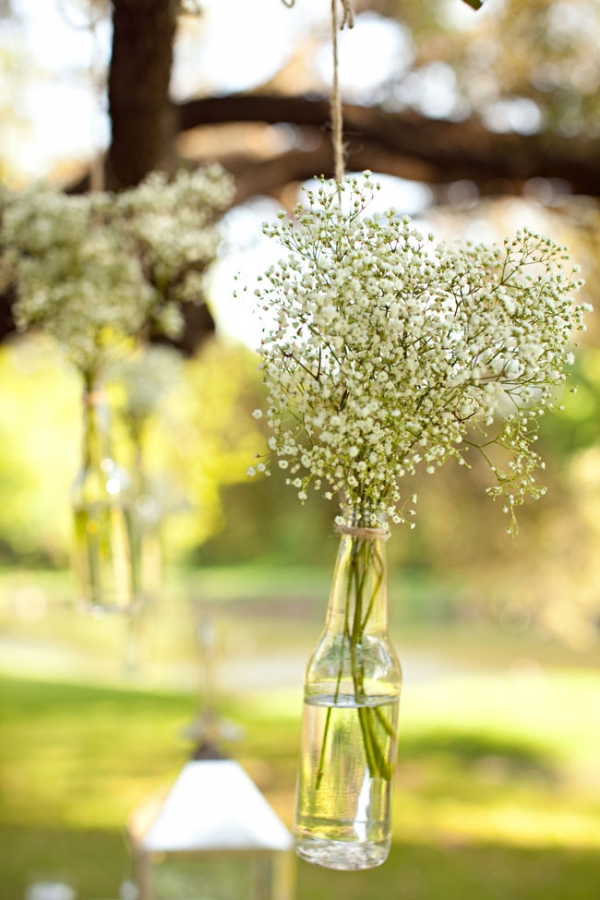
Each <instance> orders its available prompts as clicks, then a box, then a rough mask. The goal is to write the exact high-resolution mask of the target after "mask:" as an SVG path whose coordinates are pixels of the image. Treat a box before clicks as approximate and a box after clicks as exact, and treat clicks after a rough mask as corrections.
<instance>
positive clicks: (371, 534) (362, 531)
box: [335, 524, 391, 541]
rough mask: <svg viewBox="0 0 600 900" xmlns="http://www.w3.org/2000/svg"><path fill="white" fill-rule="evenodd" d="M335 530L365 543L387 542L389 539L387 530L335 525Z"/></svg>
mask: <svg viewBox="0 0 600 900" xmlns="http://www.w3.org/2000/svg"><path fill="white" fill-rule="evenodd" d="M335 530H336V531H338V532H339V533H340V534H348V535H350V537H357V538H362V539H363V540H367V541H388V540H389V539H390V537H391V534H390V532H389V531H388V530H387V528H363V527H361V526H359V525H337V524H336V526H335Z"/></svg>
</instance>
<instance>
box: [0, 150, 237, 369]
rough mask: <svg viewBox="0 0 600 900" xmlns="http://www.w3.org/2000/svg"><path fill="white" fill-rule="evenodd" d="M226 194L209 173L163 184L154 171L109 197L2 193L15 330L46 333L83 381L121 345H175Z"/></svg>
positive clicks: (0, 238)
mask: <svg viewBox="0 0 600 900" xmlns="http://www.w3.org/2000/svg"><path fill="white" fill-rule="evenodd" d="M232 194H233V185H232V181H231V179H230V178H229V176H227V175H226V173H225V172H224V171H223V170H222V169H221V168H220V167H218V166H211V167H209V168H206V169H204V170H200V171H198V172H194V173H188V172H180V173H179V174H178V175H177V176H176V178H175V179H174V180H173V181H172V182H168V181H167V179H166V177H165V176H163V175H161V174H156V173H154V174H152V175H150V176H149V177H148V178H147V179H146V180H145V181H144V182H142V184H140V185H139V186H138V187H137V188H133V189H131V190H128V191H126V192H124V193H122V194H118V195H113V194H109V193H105V192H98V193H91V194H87V195H83V196H68V195H66V194H64V193H62V192H60V191H59V190H57V189H55V188H50V187H44V186H41V187H40V186H38V187H34V188H32V189H30V190H27V191H25V192H23V193H18V194H9V193H3V194H1V195H0V216H1V226H2V227H1V231H0V290H6V289H8V288H10V287H13V288H14V289H15V291H16V297H17V300H16V304H15V307H14V312H15V318H16V321H17V325H18V327H19V328H21V329H27V328H32V327H38V328H40V329H42V330H43V331H45V332H47V333H48V334H50V335H52V336H53V337H54V338H56V339H57V340H58V341H59V343H60V344H61V345H62V346H63V348H64V349H65V351H66V353H67V355H68V356H69V358H70V359H71V360H72V362H73V363H74V364H75V365H76V366H77V367H78V368H79V369H80V370H81V371H82V372H83V373H84V375H86V376H87V377H89V376H91V374H92V373H94V372H96V371H97V370H98V369H99V368H100V367H102V366H103V365H104V364H105V363H106V361H107V359H109V358H110V357H111V355H112V353H113V351H114V348H115V346H118V344H119V342H121V341H123V339H128V338H133V337H139V336H141V335H142V334H144V333H148V332H151V331H153V330H158V331H161V332H162V333H166V334H168V335H169V336H171V337H176V336H177V334H178V333H179V332H180V329H181V327H182V324H183V323H182V317H181V312H180V306H179V305H180V303H181V302H183V301H195V302H198V301H200V300H202V299H203V293H202V289H203V279H202V276H203V273H204V270H205V269H206V267H207V265H208V264H209V263H210V262H211V261H212V260H213V259H214V257H215V253H216V248H217V232H216V229H215V222H216V220H217V219H218V217H219V216H220V214H221V213H222V212H223V210H224V209H226V208H227V206H228V205H229V204H230V202H231V199H232Z"/></svg>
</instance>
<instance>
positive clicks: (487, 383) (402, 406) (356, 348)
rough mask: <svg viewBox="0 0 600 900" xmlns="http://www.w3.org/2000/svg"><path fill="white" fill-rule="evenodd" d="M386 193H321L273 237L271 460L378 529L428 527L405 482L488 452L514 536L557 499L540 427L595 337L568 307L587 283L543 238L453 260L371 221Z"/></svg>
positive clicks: (389, 217) (265, 346) (394, 227)
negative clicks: (411, 518)
mask: <svg viewBox="0 0 600 900" xmlns="http://www.w3.org/2000/svg"><path fill="white" fill-rule="evenodd" d="M367 175H368V173H367ZM375 188H376V186H375V185H373V184H372V183H371V182H370V181H369V180H367V181H366V182H363V185H362V186H360V185H359V183H358V181H357V180H355V179H352V180H349V181H347V182H345V183H344V184H343V185H342V186H341V187H340V188H338V186H336V184H335V182H325V181H324V180H322V181H321V184H320V186H319V188H318V189H317V190H316V191H314V192H313V191H308V192H307V198H308V205H307V206H306V207H305V206H302V205H300V206H298V207H297V209H296V211H295V221H290V220H286V217H285V215H284V214H283V213H282V214H281V216H280V221H279V222H278V223H277V224H276V225H274V226H266V227H265V233H266V234H267V235H269V236H271V237H274V238H276V239H277V240H278V241H279V242H280V243H281V244H283V245H284V247H286V248H287V249H288V250H289V251H290V253H289V256H288V258H287V259H285V260H283V261H280V262H279V263H278V265H276V266H273V267H272V268H270V269H269V271H268V272H267V276H266V277H267V282H268V284H267V285H266V286H265V287H261V288H259V289H258V290H257V291H256V294H257V296H258V297H259V298H260V300H261V301H262V305H263V308H264V310H265V311H266V312H268V315H269V316H270V318H271V320H272V321H273V322H274V324H273V325H272V326H269V327H268V328H266V329H265V332H266V333H265V336H264V339H263V341H262V345H261V351H260V352H261V355H262V357H263V372H264V381H265V384H266V386H267V388H268V394H269V408H268V410H267V412H266V416H267V420H268V424H269V426H270V428H271V429H272V432H273V434H272V436H271V437H270V439H269V448H270V450H271V451H272V452H273V453H275V454H276V455H277V456H278V457H279V466H280V467H281V468H282V469H286V470H287V471H288V473H289V479H288V483H290V484H291V485H293V486H294V487H296V488H297V489H298V496H299V497H300V499H301V500H303V501H304V500H305V499H306V497H307V489H308V486H309V484H310V483H311V482H312V484H313V486H314V488H315V489H317V490H322V489H325V496H326V497H328V498H330V499H331V497H332V496H333V494H334V493H337V492H340V493H341V494H342V502H343V505H345V506H346V505H349V506H350V507H351V508H354V509H355V510H356V509H360V511H361V514H362V515H363V516H365V515H367V516H369V517H371V520H372V521H373V522H375V520H376V519H377V516H378V515H380V514H382V513H383V514H387V516H389V517H390V518H391V519H392V520H393V521H394V522H401V521H405V520H406V516H407V514H414V510H412V509H411V510H408V509H407V506H406V503H405V502H404V499H403V497H402V496H401V491H400V486H399V480H400V479H401V478H402V477H403V476H405V475H413V474H414V473H415V471H416V470H417V467H420V466H423V467H425V469H426V471H427V472H429V473H434V472H435V471H436V469H437V468H438V467H440V466H441V465H443V463H444V462H445V461H446V460H447V459H448V458H449V457H455V458H457V459H458V462H459V463H462V464H464V463H465V462H466V459H465V454H466V451H467V449H468V448H469V447H471V448H473V447H477V448H478V450H479V451H480V452H481V453H482V454H483V455H484V456H485V458H486V459H487V460H488V461H489V463H490V467H491V469H492V472H493V473H494V475H495V485H494V486H493V487H491V488H490V489H489V491H490V493H491V494H492V495H493V496H497V495H503V496H504V497H505V506H504V508H505V511H507V512H509V513H510V515H511V527H510V529H509V530H512V529H513V527H514V507H515V506H516V505H518V504H520V503H521V502H522V501H523V498H524V497H525V495H531V496H533V497H538V496H540V495H541V494H542V493H543V491H544V489H543V488H541V487H539V486H538V485H537V483H536V481H535V477H534V474H533V473H534V471H535V470H536V468H538V467H539V466H540V465H543V464H541V461H540V458H539V456H538V454H537V453H536V452H535V450H534V449H533V446H532V445H533V443H534V442H535V440H536V434H535V431H536V417H537V416H538V415H541V414H542V413H543V412H544V409H545V408H547V407H551V406H552V402H553V400H552V397H553V388H554V387H555V386H556V385H559V384H560V383H561V382H563V381H564V379H565V377H566V376H565V365H566V364H568V363H569V362H572V358H571V355H570V354H569V352H568V349H567V348H568V342H569V338H570V335H571V332H572V331H573V330H578V329H579V330H582V329H583V328H584V324H583V313H584V311H585V310H586V309H587V308H589V307H586V305H583V304H582V305H575V304H574V303H573V301H572V299H571V296H570V295H571V293H572V292H573V291H575V290H577V289H578V288H579V287H580V285H581V281H580V280H578V279H577V278H575V277H574V276H573V274H572V273H573V272H574V271H575V269H573V268H571V267H569V266H568V259H569V257H568V256H567V254H566V252H565V248H564V247H559V246H557V245H556V244H554V243H553V242H552V241H551V240H549V239H548V238H546V237H541V236H540V235H536V234H532V233H531V232H529V231H522V232H520V233H519V234H518V235H517V236H516V237H515V239H514V240H512V241H511V240H505V242H504V246H503V247H492V248H488V247H485V246H473V245H471V244H467V245H466V246H464V247H460V246H459V247H446V246H440V245H436V244H435V243H434V239H433V236H431V235H430V236H429V237H428V238H426V239H425V238H423V237H422V236H421V235H420V234H419V233H418V232H417V231H415V230H414V229H413V228H411V226H410V224H409V222H408V220H407V219H405V218H402V219H399V218H398V217H397V215H396V214H395V213H394V211H390V212H388V213H387V214H385V215H384V216H372V217H369V216H367V215H365V208H366V207H367V205H368V203H369V201H370V199H372V196H373V190H374V189H375ZM492 445H495V447H496V449H498V450H499V452H498V453H497V456H498V461H494V458H493V457H492V456H490V453H492V452H494V451H493V450H492ZM261 465H262V467H263V468H264V464H261ZM414 499H415V498H413V500H414Z"/></svg>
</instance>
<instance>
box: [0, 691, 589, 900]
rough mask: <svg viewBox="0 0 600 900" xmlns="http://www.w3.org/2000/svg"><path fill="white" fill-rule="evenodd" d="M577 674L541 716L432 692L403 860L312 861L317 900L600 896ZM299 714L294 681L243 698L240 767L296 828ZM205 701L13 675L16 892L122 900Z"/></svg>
mask: <svg viewBox="0 0 600 900" xmlns="http://www.w3.org/2000/svg"><path fill="white" fill-rule="evenodd" d="M573 679H574V676H573V675H572V674H560V673H559V674H556V675H554V676H553V688H552V690H551V691H550V694H549V698H551V699H552V700H553V701H554V702H553V703H551V704H550V706H551V707H553V709H552V708H550V709H546V710H542V709H541V708H540V706H539V704H537V705H532V706H531V707H530V723H529V727H528V728H522V727H521V726H520V725H519V723H520V722H521V715H522V709H520V708H519V704H518V702H516V704H515V706H514V707H513V708H512V709H507V708H506V707H504V708H503V709H502V710H501V713H502V714H501V715H500V708H499V707H498V708H497V709H496V713H497V715H496V716H495V717H494V721H493V722H490V721H489V720H483V719H482V718H481V716H480V713H481V707H480V702H481V696H482V693H483V694H485V693H486V692H485V691H482V685H481V680H480V679H474V680H473V682H472V683H471V684H470V685H469V683H468V682H467V681H462V682H456V683H454V686H453V685H452V683H450V684H448V685H447V686H446V687H445V688H444V689H443V690H440V689H439V687H438V689H437V690H435V688H434V686H430V687H428V688H420V689H419V691H417V692H416V696H413V697H411V699H410V702H409V703H408V704H407V706H408V708H407V709H406V713H405V716H404V734H403V736H402V739H401V747H400V759H399V767H398V776H397V782H396V806H395V808H396V814H395V838H396V841H395V844H394V848H393V852H392V854H391V856H390V860H389V861H388V863H386V865H385V866H384V867H382V868H381V869H380V870H374V871H372V872H367V873H362V874H353V875H347V874H344V873H335V872H328V871H325V870H321V869H316V868H313V867H311V866H308V865H305V864H303V863H298V898H299V900H320V898H323V900H325V898H331V897H334V896H336V894H338V893H341V892H343V896H344V898H345V900H377V898H382V900H383V898H388V897H395V896H399V897H402V898H414V900H418V898H423V900H436V898H439V900H454V898H456V900H463V898H465V897H469V896H473V897H474V898H477V900H488V898H489V900H494V898H499V900H504V898H506V900H519V898H523V900H537V898H540V900H542V898H543V900H597V897H598V885H599V884H600V826H599V823H600V786H599V785H598V784H596V785H595V786H594V785H590V784H589V783H587V782H585V780H584V774H585V771H587V770H586V766H587V765H588V762H589V761H590V759H591V757H594V759H597V758H598V752H599V751H600V734H599V733H598V726H597V725H595V724H594V723H592V722H591V721H590V719H589V718H588V717H587V713H586V710H587V712H589V709H590V708H589V707H588V706H587V701H588V700H590V699H592V698H594V697H595V698H596V699H597V698H598V696H599V695H600V676H599V675H597V674H590V673H584V674H581V673H579V675H578V676H577V679H576V680H575V681H574V680H573ZM487 687H488V688H490V687H491V683H488V685H487ZM521 689H522V685H521ZM561 692H562V699H561ZM517 693H521V694H522V690H521V691H520V692H517ZM578 693H579V694H581V695H582V697H583V699H582V701H581V703H577V702H573V698H576V697H577V696H578ZM488 694H489V691H488ZM436 695H437V697H436ZM565 698H570V700H571V702H570V703H569V704H568V706H569V708H570V718H569V720H568V721H565V722H563V724H564V725H565V726H566V729H567V730H568V729H572V728H573V727H574V725H575V724H577V722H578V720H579V718H581V721H580V722H579V729H580V730H579V731H577V732H575V733H573V734H572V738H573V740H574V744H569V742H568V741H567V740H566V738H565V735H564V733H563V732H562V731H561V729H559V728H557V727H556V724H557V723H556V719H555V718H554V717H555V716H556V713H557V712H558V713H562V712H564V711H565V705H564V702H565ZM415 703H418V705H419V709H418V712H417V713H416V714H415V709H414V704H415ZM556 703H558V706H556V705H555V704H556ZM411 704H412V706H413V708H412V709H411ZM461 709H462V712H461ZM297 711H298V698H297V696H296V695H295V694H290V693H289V692H287V693H286V692H279V694H277V693H274V694H273V695H272V696H270V695H269V694H261V695H257V696H254V697H249V698H247V699H246V701H245V702H243V703H242V702H240V701H237V702H236V701H234V700H230V701H229V702H228V703H227V705H226V710H225V712H226V713H227V715H228V716H229V717H231V718H234V719H235V720H236V721H238V722H241V723H242V724H243V725H244V727H245V729H246V737H245V740H244V742H243V743H242V745H240V746H239V747H238V748H237V749H238V755H239V758H240V761H241V762H242V764H243V765H244V766H245V767H246V768H247V770H248V771H249V772H250V774H251V775H252V777H253V778H254V779H255V780H256V781H257V782H258V784H259V785H260V786H261V788H262V789H263V790H264V791H265V792H266V794H267V796H268V797H269V799H270V800H271V802H272V803H273V805H274V806H275V807H276V808H277V809H278V811H279V813H280V814H281V815H282V817H283V818H284V819H285V820H286V821H287V822H288V824H289V820H290V817H291V811H292V798H293V783H294V775H295V757H296V742H297V733H298V722H297ZM194 712H195V710H194V701H193V698H192V697H190V696H189V695H181V694H157V693H151V692H148V691H135V690H124V689H120V690H117V689H109V688H96V687H89V686H81V685H77V684H63V683H60V682H54V683H44V682H40V681H36V680H33V679H18V678H8V677H5V678H3V679H2V680H1V682H0V737H1V742H0V761H1V767H0V778H1V783H2V794H1V797H2V799H1V801H0V841H1V846H3V847H4V848H7V847H9V848H10V852H9V853H3V854H1V855H0V860H1V861H0V884H1V885H2V887H1V891H0V897H2V900H21V898H22V897H23V892H24V889H25V886H26V885H27V883H29V882H31V881H33V880H36V879H41V878H44V879H46V878H56V879H64V880H66V881H67V882H69V883H71V884H73V885H74V886H75V887H76V888H77V890H78V892H79V896H80V898H81V900H93V898H101V897H111V896H116V891H117V887H118V884H119V883H120V881H121V880H122V879H123V878H125V877H127V876H128V875H129V874H130V868H129V862H128V856H127V850H126V844H125V838H124V825H125V823H126V821H127V818H128V815H129V814H130V813H131V811H132V810H133V809H134V808H135V807H136V806H137V805H138V804H139V803H140V802H141V801H142V800H143V799H144V798H145V797H146V796H147V795H148V794H150V793H152V792H154V791H155V790H156V789H158V788H160V787H161V786H163V785H164V784H165V783H168V781H169V780H170V779H172V778H173V777H174V776H175V774H176V772H177V771H178V769H179V767H180V766H181V765H182V763H183V761H184V760H185V758H186V746H185V744H184V742H182V741H181V739H180V737H179V735H180V732H181V728H182V727H183V725H184V724H185V723H186V722H187V721H188V720H189V719H190V718H191V717H192V716H193V714H194ZM552 721H554V727H552V725H551V722H552ZM590 726H592V728H591V729H590ZM594 728H595V729H596V730H595V731H594ZM586 730H587V732H588V738H589V740H588V744H587V745H586V746H585V747H581V746H580V745H579V743H578V738H579V735H580V734H581V733H584V732H585V731H586ZM590 771H591V770H590ZM580 779H582V780H580ZM592 788H593V789H592ZM240 900H242V898H240Z"/></svg>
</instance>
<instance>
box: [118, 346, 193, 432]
mask: <svg viewBox="0 0 600 900" xmlns="http://www.w3.org/2000/svg"><path fill="white" fill-rule="evenodd" d="M182 367H183V360H182V358H181V356H180V354H179V353H178V352H177V350H175V349H173V348H172V347H162V346H156V345H153V344H148V345H147V346H146V347H145V348H144V349H143V350H141V351H139V352H138V353H136V354H133V355H128V356H127V357H124V358H122V359H119V360H117V361H116V362H115V363H114V364H113V365H112V366H111V367H110V370H109V378H110V380H113V379H114V381H116V382H117V383H118V384H120V385H121V387H122V388H123V392H124V402H123V413H124V414H125V416H126V417H127V419H128V420H129V421H130V422H136V423H139V424H143V423H144V421H145V420H146V419H148V417H149V416H151V415H152V413H153V412H154V411H155V410H156V408H157V406H158V404H159V402H160V401H161V399H162V398H163V397H164V395H165V394H167V393H168V392H169V391H170V390H172V389H173V388H174V387H175V385H176V384H177V383H178V382H179V380H180V379H181V376H182Z"/></svg>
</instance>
